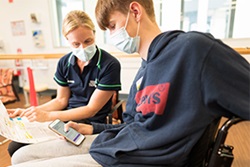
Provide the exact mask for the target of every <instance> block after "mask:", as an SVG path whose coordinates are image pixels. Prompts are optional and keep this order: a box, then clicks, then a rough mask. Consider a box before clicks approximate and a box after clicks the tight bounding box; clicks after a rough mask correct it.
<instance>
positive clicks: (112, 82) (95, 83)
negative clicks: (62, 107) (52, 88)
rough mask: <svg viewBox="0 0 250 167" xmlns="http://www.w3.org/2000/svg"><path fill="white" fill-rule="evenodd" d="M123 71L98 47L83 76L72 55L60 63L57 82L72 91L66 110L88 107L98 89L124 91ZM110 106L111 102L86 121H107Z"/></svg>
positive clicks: (116, 62)
mask: <svg viewBox="0 0 250 167" xmlns="http://www.w3.org/2000/svg"><path fill="white" fill-rule="evenodd" d="M120 70H121V66H120V63H119V61H118V60H117V59H116V58H115V57H113V56H111V55H110V54H109V53H107V52H105V51H104V50H101V49H99V48H98V49H97V51H96V53H95V55H94V57H93V58H92V59H91V60H90V63H89V64H88V65H87V66H85V67H84V70H83V72H82V73H81V72H80V68H79V67H78V65H77V58H76V57H75V56H74V55H73V53H72V52H70V53H68V54H66V55H65V56H63V57H62V58H61V59H60V60H59V62H58V64H57V70H56V73H55V76H54V80H55V81H56V82H57V84H59V85H60V86H68V87H69V88H70V91H71V96H70V98H69V102H68V107H67V109H71V108H76V107H81V106H86V105H87V104H88V102H89V100H90V97H91V95H92V93H93V92H94V91H95V89H100V90H107V91H108V90H116V91H118V90H121V82H120ZM111 105H112V102H111V99H110V100H109V101H108V102H107V103H106V104H105V105H104V107H103V108H102V109H101V110H100V111H99V112H98V113H97V114H96V115H95V116H94V117H92V118H89V119H87V120H88V121H90V122H102V123H103V122H105V120H106V116H107V114H108V112H109V111H110V109H111ZM78 122H81V121H78Z"/></svg>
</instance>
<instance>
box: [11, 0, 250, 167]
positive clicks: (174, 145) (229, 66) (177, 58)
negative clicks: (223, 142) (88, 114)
mask: <svg viewBox="0 0 250 167" xmlns="http://www.w3.org/2000/svg"><path fill="white" fill-rule="evenodd" d="M96 18H97V22H98V24H99V26H100V27H101V28H102V29H104V30H105V29H106V28H107V29H109V30H110V35H111V40H112V41H113V43H114V45H115V46H117V48H119V49H121V50H123V51H125V52H127V53H133V52H139V54H140V56H141V57H142V66H141V68H140V69H139V71H138V73H137V75H136V77H135V79H134V82H133V84H132V86H131V90H130V94H129V97H128V102H127V106H126V112H124V114H123V119H124V122H125V123H124V124H122V125H116V126H114V125H113V126H111V125H104V124H97V123H92V125H86V124H76V123H74V122H70V123H68V124H67V126H66V129H67V128H68V127H73V128H75V129H76V130H78V131H79V132H81V133H82V134H88V136H87V139H88V141H85V142H84V144H85V146H83V145H82V146H81V147H82V148H84V150H83V151H82V152H81V153H80V154H78V155H73V156H66V154H65V155H62V154H61V155H59V156H58V155H55V156H58V158H53V159H48V160H44V161H42V158H44V159H46V158H50V157H45V156H43V157H39V158H41V159H40V161H39V160H36V161H35V162H36V164H33V163H32V162H27V163H23V164H20V166H22V165H23V166H29V165H30V166H32V165H35V166H46V165H47V164H49V165H52V166H53V165H58V166H60V165H66V166H75V165H81V166H108V167H110V166H132V167H134V166H136V167H146V166H148V167H149V166H152V167H153V166H174V167H177V166H187V165H188V156H189V153H190V151H191V149H192V148H193V146H194V145H195V143H196V142H197V141H198V139H199V138H200V137H201V135H202V134H203V132H204V130H205V128H206V127H207V126H208V125H209V124H210V123H211V122H212V121H213V120H215V119H216V118H220V117H221V116H227V117H231V116H233V115H237V116H239V117H241V118H243V119H249V115H250V112H249V92H248V91H247V90H248V89H249V72H250V70H249V63H248V62H247V61H246V60H245V59H244V58H242V57H241V56H240V55H239V54H238V53H237V52H235V51H234V50H233V49H231V48H230V47H228V46H226V45H225V44H223V43H222V42H221V41H219V40H216V39H214V38H213V37H212V36H211V35H209V34H204V33H199V32H187V33H185V32H182V31H169V32H164V33H161V31H160V29H159V27H158V26H157V24H156V22H155V16H154V10H153V1H152V0H148V1H145V0H98V2H97V6H96ZM97 133H100V134H99V135H89V134H97ZM92 141H93V142H92ZM90 144H91V145H90ZM86 145H88V146H90V148H88V146H86ZM88 149H89V150H88ZM20 151H21V150H20ZM20 151H19V153H21V152H20ZM25 153H26V152H23V154H22V156H20V154H19V156H17V157H15V155H14V157H13V158H16V159H15V160H18V159H19V160H20V159H21V158H23V157H25V156H26V155H25ZM59 154H60V153H59ZM62 156H64V157H62ZM34 159H35V158H34ZM16 162H17V161H16ZM19 162H20V161H19ZM33 162H34V161H33ZM17 166H19V165H17Z"/></svg>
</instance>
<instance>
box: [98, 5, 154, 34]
mask: <svg viewBox="0 0 250 167" xmlns="http://www.w3.org/2000/svg"><path fill="white" fill-rule="evenodd" d="M131 2H138V3H139V4H141V5H142V6H143V7H144V9H145V11H146V13H147V15H148V16H149V18H150V19H151V20H152V21H153V22H155V13H154V4H153V0H98V1H97V5H96V8H95V15H96V20H97V23H98V25H99V27H100V28H101V29H102V30H106V29H107V27H108V25H109V18H110V14H111V13H112V12H114V11H119V12H121V13H122V14H125V15H126V14H127V13H128V10H129V5H130V3H131Z"/></svg>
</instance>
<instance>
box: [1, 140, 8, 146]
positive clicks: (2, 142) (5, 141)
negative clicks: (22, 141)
mask: <svg viewBox="0 0 250 167" xmlns="http://www.w3.org/2000/svg"><path fill="white" fill-rule="evenodd" d="M8 141H9V139H4V140H3V141H1V142H0V146H1V145H3V144H4V143H7V142H8Z"/></svg>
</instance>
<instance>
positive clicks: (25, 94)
mask: <svg viewBox="0 0 250 167" xmlns="http://www.w3.org/2000/svg"><path fill="white" fill-rule="evenodd" d="M23 95H24V99H25V107H29V106H30V102H29V98H28V93H27V91H25V90H23Z"/></svg>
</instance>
